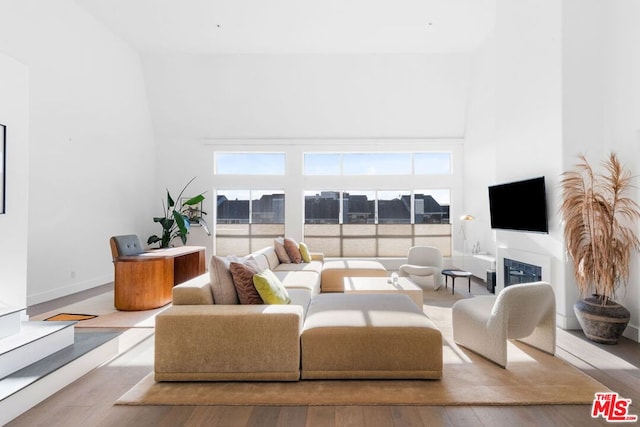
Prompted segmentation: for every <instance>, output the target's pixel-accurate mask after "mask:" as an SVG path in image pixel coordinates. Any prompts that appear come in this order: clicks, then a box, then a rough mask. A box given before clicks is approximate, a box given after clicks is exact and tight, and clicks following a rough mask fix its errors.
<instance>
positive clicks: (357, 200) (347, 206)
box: [342, 191, 376, 224]
mask: <svg viewBox="0 0 640 427" xmlns="http://www.w3.org/2000/svg"><path fill="white" fill-rule="evenodd" d="M375 222H376V192H375V191H350V192H344V193H343V194H342V223H343V224H375Z"/></svg>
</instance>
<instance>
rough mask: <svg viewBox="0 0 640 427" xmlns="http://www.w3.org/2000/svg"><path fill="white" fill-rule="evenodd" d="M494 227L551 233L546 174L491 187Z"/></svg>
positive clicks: (490, 203)
mask: <svg viewBox="0 0 640 427" xmlns="http://www.w3.org/2000/svg"><path fill="white" fill-rule="evenodd" d="M489 213H490V215H491V228H493V229H502V230H517V231H530V232H535V233H548V232H549V223H548V221H547V194H546V191H545V185H544V177H539V178H533V179H527V180H524V181H515V182H509V183H506V184H499V185H494V186H491V187H489Z"/></svg>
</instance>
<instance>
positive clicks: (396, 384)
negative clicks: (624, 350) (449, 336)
mask: <svg viewBox="0 0 640 427" xmlns="http://www.w3.org/2000/svg"><path fill="white" fill-rule="evenodd" d="M605 391H609V389H608V388H607V387H605V386H603V385H602V384H601V383H599V382H598V381H596V380H594V379H593V378H591V377H589V376H588V375H586V374H584V373H583V372H581V371H580V370H578V369H577V368H574V367H573V366H571V365H569V364H568V363H567V362H565V361H563V360H562V359H560V358H558V357H554V356H552V355H549V354H546V353H543V352H541V351H538V350H536V349H533V348H531V347H528V346H527V345H525V344H521V343H510V344H509V364H508V366H507V369H502V368H500V367H499V366H497V365H495V364H493V363H492V362H489V361H487V360H485V359H484V358H482V357H480V356H478V355H476V354H474V353H472V352H470V351H468V350H466V349H462V348H460V347H457V346H456V345H455V343H452V342H451V341H449V340H447V341H446V342H445V346H444V372H443V377H442V379H441V380H306V381H299V382H158V383H157V382H155V381H154V379H153V374H149V375H148V376H147V377H145V378H144V379H142V380H141V381H140V382H139V383H138V384H136V385H135V386H134V387H133V388H132V389H131V390H129V391H128V392H127V393H125V394H124V395H123V396H122V397H120V399H118V401H117V402H116V404H117V405H174V406H179V405H258V406H261V405H265V406H269V405H273V406H289V405H301V406H316V405H425V406H429V405H438V406H446V405H451V406H459V405H474V406H483V405H546V404H549V405H561V404H591V403H592V402H593V398H594V394H595V393H596V392H605Z"/></svg>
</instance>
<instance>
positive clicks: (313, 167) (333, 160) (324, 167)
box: [304, 153, 342, 175]
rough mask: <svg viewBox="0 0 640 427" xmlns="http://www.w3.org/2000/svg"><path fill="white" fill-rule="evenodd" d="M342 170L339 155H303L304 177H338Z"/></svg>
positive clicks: (340, 156)
mask: <svg viewBox="0 0 640 427" xmlns="http://www.w3.org/2000/svg"><path fill="white" fill-rule="evenodd" d="M341 170H342V155H341V154H320V153H305V155H304V174H305V175H340V174H341V173H340V171H341Z"/></svg>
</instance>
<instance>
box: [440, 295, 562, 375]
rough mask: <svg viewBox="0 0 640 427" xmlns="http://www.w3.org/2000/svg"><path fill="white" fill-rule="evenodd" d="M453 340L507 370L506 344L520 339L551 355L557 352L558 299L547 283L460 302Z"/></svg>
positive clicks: (454, 314) (455, 309) (455, 307)
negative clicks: (508, 341)
mask: <svg viewBox="0 0 640 427" xmlns="http://www.w3.org/2000/svg"><path fill="white" fill-rule="evenodd" d="M452 320H453V339H454V341H455V342H456V343H458V344H460V345H462V346H464V347H466V348H468V349H469V350H473V351H474V352H476V353H478V354H480V355H482V356H484V357H485V358H487V359H489V360H491V361H493V362H495V363H496V364H498V365H500V366H502V367H503V368H506V367H507V340H509V339H517V340H519V341H522V342H524V343H525V344H528V345H530V346H532V347H535V348H538V349H540V350H542V351H545V352H547V353H550V354H555V351H556V299H555V295H554V293H553V288H552V287H551V285H550V284H548V283H546V282H533V283H523V284H519V285H511V286H508V287H506V288H504V289H503V290H502V291H501V292H500V293H499V294H498V295H491V296H478V297H474V298H470V299H464V300H460V301H457V302H456V303H455V304H454V305H453V308H452Z"/></svg>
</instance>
